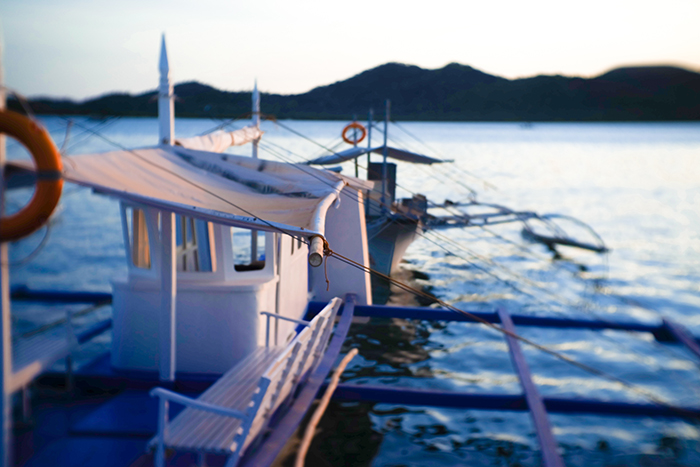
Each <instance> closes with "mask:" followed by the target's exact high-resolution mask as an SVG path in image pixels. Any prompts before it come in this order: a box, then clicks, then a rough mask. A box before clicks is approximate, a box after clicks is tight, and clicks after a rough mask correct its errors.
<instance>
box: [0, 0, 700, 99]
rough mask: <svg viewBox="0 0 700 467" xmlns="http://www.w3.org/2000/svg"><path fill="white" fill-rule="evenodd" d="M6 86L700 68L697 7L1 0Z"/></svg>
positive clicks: (274, 88)
mask: <svg viewBox="0 0 700 467" xmlns="http://www.w3.org/2000/svg"><path fill="white" fill-rule="evenodd" d="M0 24H1V25H2V36H3V49H4V58H3V67H4V74H5V83H6V85H7V86H8V87H11V88H13V89H16V90H17V91H18V92H20V93H22V94H24V95H28V96H36V95H50V96H57V97H58V96H61V97H62V96H66V97H72V98H85V97H92V96H95V95H99V94H104V93H106V92H112V91H127V92H132V93H134V92H143V91H146V90H149V89H154V88H155V87H156V85H157V80H158V75H157V63H158V54H159V48H160V36H161V33H165V34H166V41H167V46H168V53H169V58H170V66H171V74H172V77H173V80H174V82H176V83H179V82H182V81H189V80H197V81H200V82H203V83H206V84H210V85H212V86H215V87H217V88H220V89H224V90H230V91H239V90H248V89H251V88H252V84H253V80H254V79H255V78H256V77H257V79H258V83H259V86H260V88H261V89H262V90H263V91H267V92H276V93H285V94H286V93H299V92H304V91H307V90H309V89H311V88H313V87H315V86H319V85H324V84H329V83H332V82H335V81H338V80H342V79H346V78H348V77H350V76H353V75H355V74H357V73H359V72H361V71H364V70H366V69H368V68H372V67H374V66H377V65H381V64H383V63H386V62H402V63H409V64H413V65H418V66H421V67H424V68H440V67H442V66H444V65H446V64H447V63H450V62H458V63H462V64H467V65H471V66H473V67H474V68H477V69H480V70H482V71H484V72H487V73H491V74H495V75H499V76H504V77H507V78H516V77H525V76H534V75H537V74H564V75H577V76H594V75H597V74H600V73H603V72H605V71H606V70H609V69H611V68H614V67H616V66H620V65H630V64H674V65H679V66H684V67H687V68H690V69H693V70H695V71H700V0H665V1H663V2H659V1H658V0H656V1H653V2H652V1H650V0H587V1H584V2H574V1H568V0H556V1H555V0H527V1H525V0H519V1H511V0H502V1H498V0H491V1H488V0H487V1H484V0H479V1H465V0H462V1H458V0H452V1H445V0H424V1H421V2H417V1H412V0H404V1H402V2H399V1H381V0H355V1H351V2H342V3H341V2H338V1H332V0H325V1H304V0H294V1H292V0H253V1H245V2H244V1H231V0H228V1H225V0H209V1H207V0H200V1H198V2H195V1H192V0H189V1H184V0H168V1H161V0H158V1H148V0H117V1H110V2H106V1H102V0H1V1H0Z"/></svg>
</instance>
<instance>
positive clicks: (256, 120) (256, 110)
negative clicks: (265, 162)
mask: <svg viewBox="0 0 700 467" xmlns="http://www.w3.org/2000/svg"><path fill="white" fill-rule="evenodd" d="M251 97H252V99H253V125H255V127H256V128H260V93H259V92H258V79H257V78H256V79H255V84H254V85H253V94H252V96H251ZM259 141H260V139H259V138H258V139H256V140H254V141H253V154H252V156H253V159H257V158H258V142H259Z"/></svg>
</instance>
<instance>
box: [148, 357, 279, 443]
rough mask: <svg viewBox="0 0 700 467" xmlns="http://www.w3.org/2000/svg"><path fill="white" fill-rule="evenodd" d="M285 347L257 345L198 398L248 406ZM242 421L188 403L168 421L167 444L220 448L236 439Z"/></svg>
mask: <svg viewBox="0 0 700 467" xmlns="http://www.w3.org/2000/svg"><path fill="white" fill-rule="evenodd" d="M283 351H284V349H283V348H265V347H262V348H258V349H256V351H255V352H253V353H252V354H251V355H249V356H248V357H246V358H245V359H244V360H243V361H241V362H239V363H238V365H236V367H235V369H238V370H239V371H237V372H233V371H229V372H228V373H226V374H225V375H224V376H223V377H222V378H221V379H219V380H218V381H217V382H216V383H215V384H214V385H213V386H211V387H210V388H209V389H207V391H205V392H204V393H203V394H202V395H201V396H200V397H199V398H198V399H199V400H202V401H203V402H208V403H210V404H215V405H219V406H222V407H226V408H230V409H236V410H241V411H244V410H245V409H246V408H247V407H248V403H249V402H250V396H251V394H252V393H253V392H254V391H255V388H256V387H257V386H258V383H259V381H260V376H261V373H262V372H263V370H264V369H265V368H266V367H267V366H268V365H269V364H270V363H271V362H274V360H275V359H277V358H278V357H279V355H280V354H281V353H282V352H283ZM222 383H223V384H222ZM240 425H241V420H239V419H236V418H231V417H224V416H220V415H215V414H211V413H207V412H203V411H201V410H197V409H194V408H189V407H187V408H185V409H184V410H183V411H182V412H181V413H180V414H179V415H178V416H177V417H176V418H175V419H174V420H173V421H172V423H171V424H170V425H169V432H168V434H167V435H166V438H165V444H166V445H167V446H172V447H183V448H193V449H194V448H198V447H199V446H201V445H205V446H207V450H208V451H212V450H213V451H216V452H220V451H221V448H220V447H221V446H224V445H226V444H229V445H230V443H231V442H232V441H233V437H234V436H235V433H236V430H237V429H238V427H239V426H240ZM217 435H218V437H217ZM207 438H209V439H207ZM211 438H213V439H211ZM154 441H156V440H154ZM212 445H213V446H212Z"/></svg>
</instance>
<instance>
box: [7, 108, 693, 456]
mask: <svg viewBox="0 0 700 467" xmlns="http://www.w3.org/2000/svg"><path fill="white" fill-rule="evenodd" d="M45 124H46V126H47V127H48V128H49V129H50V130H52V135H53V136H54V139H55V140H56V141H57V143H58V144H59V145H60V144H61V143H62V142H63V139H64V135H65V128H66V122H65V120H63V119H60V118H46V119H45ZM281 124H282V125H286V126H290V127H293V128H294V129H296V130H298V131H299V132H301V133H303V134H304V135H306V136H308V137H309V138H311V139H313V140H316V141H318V142H320V143H321V144H323V145H326V146H334V145H335V144H336V143H337V142H338V140H339V135H340V131H341V130H342V127H343V123H340V122H302V121H287V122H281ZM214 126H216V122H211V121H206V120H178V122H177V124H176V131H177V133H178V134H181V135H183V136H191V135H195V134H199V133H202V132H204V131H206V130H208V129H211V128H212V127H214ZM238 126H242V124H240V125H238ZM85 128H94V129H96V130H98V131H99V132H100V134H101V135H103V136H104V138H106V139H100V138H96V137H95V136H94V135H92V134H91V133H90V132H87V131H86V130H85ZM264 129H265V130H266V132H267V134H266V136H265V141H266V143H265V144H264V145H263V149H264V150H263V152H262V156H263V157H265V158H270V159H277V158H281V160H285V161H301V160H302V158H310V157H313V156H316V155H320V154H321V153H323V150H322V149H321V148H319V147H318V146H315V145H313V144H311V143H310V142H308V141H306V140H302V139H300V138H299V137H297V136H295V135H293V134H292V133H289V132H286V131H285V130H284V129H283V128H282V127H281V126H276V125H275V124H272V123H265V125H264ZM391 131H392V138H391V139H393V140H394V141H395V142H396V143H397V144H398V145H402V146H404V147H407V148H410V149H412V150H414V151H416V152H426V153H428V154H429V155H432V156H437V157H442V158H446V159H453V160H454V164H450V165H446V166H445V167H441V166H436V167H431V168H425V167H412V166H408V165H403V164H402V165H399V169H398V172H399V175H398V176H399V184H400V186H401V188H399V190H398V195H399V196H407V195H409V190H414V191H417V192H421V193H424V194H426V195H427V196H428V197H429V198H430V199H431V200H434V201H437V202H442V201H443V200H444V199H449V200H452V201H462V200H466V199H468V198H469V188H471V189H473V190H474V191H476V192H477V193H478V195H477V199H478V200H480V201H483V202H490V203H495V204H501V205H506V206H508V207H510V208H513V209H516V210H531V211H536V212H538V213H540V214H544V213H560V214H566V215H570V216H574V217H576V218H578V219H580V220H582V221H584V222H585V223H586V224H588V225H590V226H591V227H592V228H593V229H595V231H596V232H597V233H598V234H599V235H600V236H601V237H602V238H603V239H604V240H605V242H606V244H607V245H608V246H609V247H610V248H611V249H612V251H611V253H609V254H608V255H604V256H601V255H596V254H592V253H581V252H577V251H574V250H566V249H562V250H561V253H562V255H563V258H562V259H558V260H553V259H552V255H551V254H550V253H549V252H548V251H547V250H546V249H545V248H544V247H542V246H540V245H533V244H530V243H527V242H526V241H525V240H524V239H523V238H522V236H521V232H520V230H521V229H520V226H517V225H510V226H494V227H491V228H489V229H488V230H483V229H465V230H458V229H453V230H441V231H436V232H431V233H428V234H426V235H425V236H424V237H422V238H420V239H419V240H418V241H416V242H415V243H414V244H413V245H412V246H411V247H410V249H409V251H408V253H407V255H406V263H405V264H404V267H405V269H407V270H408V271H420V272H421V273H423V274H416V275H415V278H414V279H413V282H414V284H416V285H420V286H422V287H425V288H426V289H427V290H429V291H430V292H431V293H433V294H435V295H436V296H438V297H440V298H442V299H443V300H447V301H449V302H451V303H454V304H456V305H457V306H460V307H464V308H467V309H488V310H490V309H493V308H494V306H495V305H500V306H504V307H506V308H507V309H508V310H509V311H510V312H511V313H530V314H537V315H551V316H558V315H566V316H577V317H596V318H601V319H608V320H616V319H626V320H631V319H637V320H642V321H648V322H657V321H658V320H659V317H660V316H662V315H663V316H666V317H670V318H672V319H674V320H676V321H678V322H681V323H683V324H684V325H686V326H687V327H688V328H689V329H691V330H692V331H693V332H694V333H695V334H696V335H698V334H700V313H698V310H699V309H700V285H699V284H700V277H699V276H700V268H699V267H698V266H699V265H700V233H699V232H700V163H699V162H698V157H700V124H698V123H639V124H637V123H635V124H626V123H612V124H609V123H606V124H600V123H591V124H588V123H587V124H571V123H561V124H559V123H551V124H534V125H532V126H527V127H525V126H521V125H519V124H508V123H405V124H401V125H400V127H396V128H393V129H392V130H391ZM156 134H157V122H156V121H155V120H154V119H121V120H115V121H112V120H106V121H102V122H99V121H92V120H87V119H77V120H76V125H74V126H73V128H72V130H71V137H70V139H69V140H68V142H67V144H66V147H67V149H68V153H69V154H80V153H85V152H96V151H103V150H111V149H115V147H114V146H113V145H112V144H111V143H110V142H109V141H112V142H116V143H118V144H121V145H123V146H125V147H135V146H143V145H149V144H153V143H154V142H155V135H156ZM414 136H415V137H417V139H416V138H414ZM375 138H377V135H376V133H375ZM375 141H376V140H375ZM21 152H22V151H21V150H19V149H18V148H17V146H16V145H12V144H10V145H9V147H8V153H9V154H10V156H11V157H24V156H23V154H21ZM233 152H235V153H239V154H243V153H244V151H240V150H239V151H233ZM361 165H364V164H363V163H361ZM344 173H348V174H353V173H354V167H353V166H352V164H351V163H347V164H345V165H344ZM360 175H361V176H364V173H363V169H362V168H360ZM29 195H30V192H26V191H25V192H16V193H14V194H13V200H12V201H13V202H14V203H21V201H22V199H23V198H25V199H26V197H28V196H29ZM565 227H566V228H567V229H572V230H576V225H574V224H572V223H569V224H566V225H565ZM577 232H578V233H579V234H580V235H589V234H588V232H586V231H585V229H580V228H579V229H578V230H577ZM43 236H44V232H39V233H37V234H35V235H34V236H33V237H31V238H29V239H27V240H24V241H22V242H19V243H17V244H15V245H13V246H12V251H11V259H12V261H14V262H15V263H17V264H16V265H15V266H13V267H12V271H11V281H12V283H13V284H27V285H29V286H30V287H35V288H60V289H72V290H104V291H108V290H109V289H110V285H109V280H110V278H111V277H113V276H114V275H115V274H124V273H125V270H126V268H125V262H124V258H123V256H124V249H123V244H122V237H121V232H120V221H119V216H118V208H117V203H116V202H115V201H113V200H111V199H108V198H106V197H102V196H96V195H93V194H91V193H90V192H89V190H86V189H82V188H78V187H70V186H69V187H67V188H66V190H65V196H64V198H63V201H62V203H61V211H60V213H59V215H58V216H56V218H55V220H54V222H53V224H52V227H51V229H50V232H49V237H48V239H47V241H46V242H45V244H44V245H43V246H42V247H41V249H40V251H39V252H38V254H37V255H36V256H35V257H32V258H31V259H30V261H27V262H22V259H23V258H25V257H26V256H27V255H29V254H30V253H31V252H32V251H34V250H35V249H36V247H37V245H38V244H39V243H40V242H41V240H42V238H43ZM408 275H409V276H410V274H408ZM78 308H79V307H78ZM13 313H14V315H13V318H14V321H13V324H14V331H15V332H16V333H22V332H26V331H30V330H31V329H34V328H36V327H37V326H39V325H41V324H45V323H48V322H51V321H53V320H55V319H56V318H57V317H59V316H61V313H62V312H61V311H60V310H59V309H51V308H50V307H46V306H37V305H30V304H24V303H17V304H14V310H13ZM98 313H99V314H100V315H98V316H96V315H95V314H92V315H88V316H86V317H85V318H82V320H83V323H86V324H87V323H89V322H91V320H92V321H94V320H96V319H97V318H98V317H99V316H106V315H108V314H109V309H104V310H101V311H99V312H98ZM351 332H352V333H353V336H352V337H351V338H350V339H349V340H348V342H347V346H357V347H359V350H360V354H361V357H357V358H356V359H355V360H354V361H353V363H352V365H351V366H350V367H349V369H348V371H347V373H346V374H345V376H344V378H345V380H347V381H351V382H353V383H356V384H362V383H371V384H379V385H393V386H398V385H400V386H408V387H418V388H436V389H441V390H455V391H472V392H494V393H502V394H512V393H519V392H520V387H519V383H518V380H517V377H516V376H515V374H514V373H513V369H512V366H511V363H510V359H509V357H508V353H507V347H506V344H505V342H504V340H503V339H502V338H501V336H499V335H497V334H495V333H493V332H492V331H489V330H486V329H483V328H481V327H479V326H478V325H472V324H465V323H429V322H409V321H406V322H404V321H399V320H393V321H388V320H385V321H380V320H378V321H377V322H375V321H373V322H372V324H371V325H363V324H357V325H354V326H353V329H352V330H351ZM519 332H520V333H521V334H523V335H524V336H525V337H528V338H530V339H533V340H535V341H537V342H539V343H541V344H544V345H547V346H549V347H551V348H553V349H555V350H557V351H560V352H563V353H565V354H566V355H568V356H570V357H572V358H575V359H577V360H579V361H582V362H585V363H587V364H589V365H591V366H594V367H596V368H598V369H601V370H603V371H605V372H607V373H610V374H613V375H616V376H618V377H621V378H623V379H625V380H627V381H630V382H632V383H634V384H635V385H637V386H638V387H641V388H644V389H645V390H649V391H652V392H654V393H655V394H657V395H658V396H660V397H662V398H664V399H665V400H667V401H669V402H672V403H674V404H682V405H695V406H697V405H700V404H698V395H699V388H700V377H699V376H700V369H699V368H698V365H697V364H696V363H695V361H694V360H693V359H692V358H691V356H690V355H689V354H688V353H687V352H686V351H685V350H684V349H682V348H680V347H678V346H674V345H660V344H658V343H657V342H655V341H654V340H653V338H652V337H651V336H646V335H638V334H631V333H623V332H614V331H605V332H593V331H565V330H541V329H540V330H538V329H534V328H521V329H519ZM108 346H109V337H108V336H104V337H102V339H101V340H100V341H98V342H96V343H95V344H93V345H92V347H91V348H88V349H86V350H85V358H87V357H89V356H90V355H93V354H94V352H96V351H97V350H100V349H105V348H107V347H108ZM524 351H525V354H526V357H527V359H528V362H529V363H530V366H531V370H532V372H533V374H534V377H535V381H536V383H537V384H538V385H539V388H540V390H541V392H542V393H543V394H544V395H547V396H576V395H580V396H585V397H594V398H600V399H615V400H631V401H643V402H645V399H644V398H643V397H642V396H640V395H639V394H638V393H635V392H633V391H630V390H628V389H625V388H623V387H621V386H619V385H618V384H616V383H614V382H611V381H606V380H603V379H600V378H596V377H593V376H590V375H588V374H586V373H584V372H582V371H580V370H577V369H575V368H573V367H571V366H569V365H565V364H563V363H561V362H560V361H556V360H553V359H552V358H551V357H548V356H546V355H543V354H542V353H541V352H538V351H536V350H534V349H528V348H525V349H524ZM551 421H552V424H553V425H554V430H555V436H556V438H557V441H558V442H559V444H560V447H561V448H562V449H563V454H564V457H565V461H566V463H567V465H581V466H584V465H678V464H681V465H700V455H698V453H697V451H698V440H699V439H700V431H699V430H698V427H697V426H696V425H694V424H691V423H688V422H683V421H679V420H670V419H650V418H622V417H599V416H564V415H552V416H551ZM321 430H322V431H321V433H319V435H318V436H317V438H316V441H315V444H314V448H313V450H312V454H311V456H317V458H323V459H324V460H325V461H326V462H328V463H330V464H332V465H375V466H384V465H454V464H458V463H459V464H469V465H538V464H539V462H540V460H539V452H538V445H537V441H536V438H535V435H534V431H533V428H532V424H531V422H530V419H529V416H528V415H527V413H507V412H489V411H472V410H469V411H467V410H451V409H436V408H430V407H401V406H394V405H388V404H376V405H371V404H347V403H345V404H341V403H334V404H333V405H332V406H331V409H329V412H328V413H327V414H326V416H325V417H324V421H323V422H322V424H321ZM321 462H322V461H321V460H318V462H317V463H318V465H321Z"/></svg>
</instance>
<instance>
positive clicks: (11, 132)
mask: <svg viewBox="0 0 700 467" xmlns="http://www.w3.org/2000/svg"><path fill="white" fill-rule="evenodd" d="M0 133H5V134H6V135H8V136H11V137H12V138H14V139H16V140H17V141H19V142H20V143H22V144H23V145H24V147H25V148H27V150H28V151H29V153H30V154H31V155H32V158H33V159H34V164H35V165H36V188H35V189H34V196H32V199H31V200H29V203H28V204H27V205H26V206H25V207H24V208H22V209H21V210H20V211H18V212H16V213H15V214H12V215H10V216H7V217H2V218H0V242H9V241H13V240H17V239H19V238H22V237H26V236H27V235H29V234H31V233H32V232H34V231H35V230H37V229H38V228H39V227H41V226H42V225H43V224H44V223H45V222H46V221H47V220H48V219H49V217H50V216H51V213H52V212H53V210H54V209H55V208H56V205H57V204H58V200H59V198H60V197H61V189H62V188H63V180H62V178H61V171H62V170H63V165H62V164H61V155H60V154H59V152H58V149H56V145H55V144H53V141H52V140H51V137H50V136H49V134H48V133H47V132H46V130H45V129H44V128H43V127H42V126H40V125H39V124H38V123H37V122H35V121H34V120H32V119H30V118H27V117H25V116H24V115H21V114H18V113H16V112H12V111H8V110H0Z"/></svg>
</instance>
